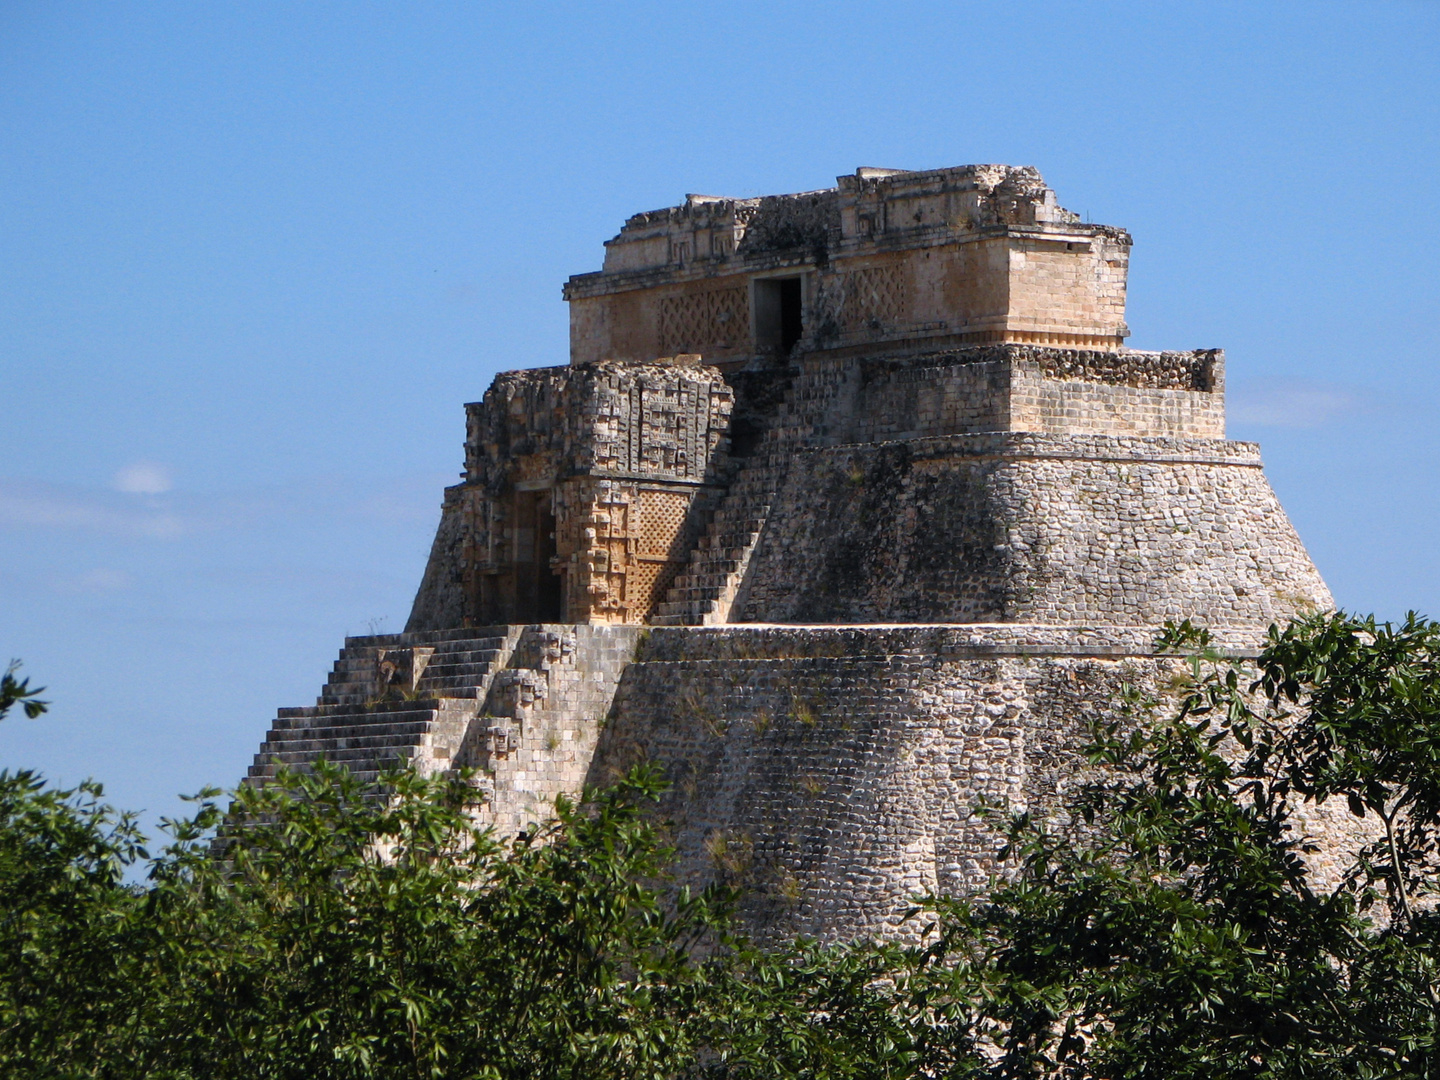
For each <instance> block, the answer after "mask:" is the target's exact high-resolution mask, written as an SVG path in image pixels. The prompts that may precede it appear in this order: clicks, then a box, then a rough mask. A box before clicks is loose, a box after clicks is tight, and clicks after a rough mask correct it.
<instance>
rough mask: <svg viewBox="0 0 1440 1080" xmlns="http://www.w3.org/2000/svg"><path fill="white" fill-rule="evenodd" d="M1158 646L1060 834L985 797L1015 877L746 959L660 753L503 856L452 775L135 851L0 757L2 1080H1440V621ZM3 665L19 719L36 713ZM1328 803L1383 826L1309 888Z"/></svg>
mask: <svg viewBox="0 0 1440 1080" xmlns="http://www.w3.org/2000/svg"><path fill="white" fill-rule="evenodd" d="M1166 644H1167V645H1168V646H1169V647H1170V648H1172V649H1175V650H1177V651H1180V652H1182V653H1184V654H1185V655H1186V656H1187V657H1188V660H1187V663H1188V664H1189V676H1188V678H1187V679H1185V680H1184V681H1183V683H1182V684H1181V685H1180V690H1181V697H1182V699H1183V700H1182V701H1181V703H1180V705H1179V706H1178V708H1177V707H1175V706H1174V704H1173V701H1172V703H1171V704H1170V705H1168V706H1164V707H1162V706H1160V705H1158V704H1157V703H1155V702H1150V701H1146V700H1144V699H1143V697H1142V696H1141V695H1139V694H1138V693H1135V692H1131V693H1129V694H1128V695H1127V696H1126V698H1125V700H1123V701H1122V702H1121V703H1120V704H1121V713H1122V714H1123V715H1121V716H1120V718H1119V719H1117V722H1116V724H1115V725H1114V726H1113V727H1110V728H1107V729H1105V730H1100V731H1097V732H1095V736H1094V739H1093V746H1092V747H1091V750H1090V754H1091V757H1092V759H1093V760H1094V762H1095V763H1096V764H1097V765H1099V766H1103V768H1099V769H1097V770H1095V771H1094V772H1093V773H1091V774H1087V775H1088V776H1089V779H1088V780H1086V781H1085V782H1083V783H1080V782H1078V781H1077V790H1075V791H1074V792H1072V793H1071V794H1070V795H1069V796H1068V801H1067V803H1066V808H1067V815H1066V816H1065V817H1063V819H1060V820H1051V821H1043V822H1042V821H1036V820H1031V819H1029V818H1027V817H1025V816H1023V815H1022V816H1020V817H1015V818H1009V817H1005V816H1004V814H1003V811H1000V810H992V811H989V813H991V814H993V815H995V819H996V824H997V827H999V828H1000V829H1001V831H1002V832H1003V833H1004V837H1005V845H1006V846H1005V849H1004V859H1005V862H1004V865H1005V866H1006V868H1007V873H1006V874H1005V875H1004V876H1003V877H1001V878H999V879H997V881H996V883H995V885H994V887H993V889H992V890H991V891H990V892H989V894H988V895H986V896H984V897H982V898H979V899H975V900H971V901H965V900H962V899H958V898H927V899H925V900H924V901H923V902H921V903H917V910H916V912H915V914H914V916H913V917H914V919H915V926H916V928H917V930H924V931H926V932H925V933H923V934H921V935H919V936H918V938H917V940H921V941H922V942H923V943H922V944H918V945H912V946H902V945H896V944H890V945H879V944H874V943H858V944H854V945H850V946H845V947H821V946H818V945H815V944H813V943H806V942H797V943H793V944H792V945H790V946H788V947H784V948H778V949H772V950H768V951H762V950H759V949H756V948H754V947H753V946H751V945H750V944H748V943H747V942H745V941H744V940H742V939H741V938H740V937H738V936H737V935H736V934H734V933H733V932H732V931H731V929H730V928H729V926H728V924H727V912H728V910H729V907H730V905H731V903H732V901H733V897H732V895H731V894H730V893H728V892H727V891H725V890H723V889H712V890H709V891H707V892H704V893H702V894H687V893H684V892H681V893H679V895H678V896H676V895H675V894H674V892H673V891H671V890H669V889H668V888H667V884H666V880H665V877H664V873H665V867H666V865H667V860H668V858H669V852H668V850H667V848H666V846H665V842H664V833H663V830H662V829H661V827H660V826H659V824H657V823H656V822H655V821H653V820H652V818H651V817H650V816H649V813H648V810H649V808H650V806H651V805H652V804H653V801H654V799H655V797H656V795H657V793H658V792H659V790H660V778H659V777H658V776H657V775H655V773H654V772H653V771H648V770H645V769H640V770H637V771H635V772H633V773H632V774H630V775H629V776H628V777H627V778H626V779H625V781H624V782H622V783H621V784H620V785H618V786H617V787H615V788H613V789H611V790H608V791H605V792H599V793H593V794H592V796H591V797H590V798H588V799H587V800H586V801H585V802H584V804H583V805H581V806H572V805H569V804H565V803H562V804H561V806H560V814H559V817H558V820H557V821H556V822H555V823H554V824H553V825H550V826H546V827H544V828H543V829H540V830H537V831H536V832H535V833H532V834H529V835H525V836H522V837H520V838H519V839H517V840H516V841H514V842H513V843H504V844H502V843H499V842H497V841H496V840H495V839H494V838H493V837H492V836H490V835H488V834H486V833H484V832H481V831H478V830H476V829H475V828H474V826H473V824H472V822H471V818H470V817H469V816H468V814H467V806H468V805H469V803H470V801H471V800H472V799H473V798H474V793H473V789H472V788H471V787H470V786H469V785H468V784H467V783H466V782H465V779H464V778H463V777H453V778H437V779H424V778H421V777H418V776H415V775H413V774H397V775H393V776H391V777H389V778H388V783H389V784H390V785H391V788H392V791H393V797H392V798H390V799H387V800H379V799H375V798H373V797H367V792H366V791H365V790H363V789H362V787H361V786H360V785H359V784H357V783H356V782H355V781H354V780H353V779H352V778H351V777H349V776H348V775H347V774H345V773H343V772H341V771H339V770H335V769H332V768H329V767H323V766H322V767H321V768H319V769H317V770H316V772H315V773H314V774H313V775H296V774H287V775H283V776H282V777H281V778H280V780H279V781H278V782H277V783H275V784H273V785H271V786H269V787H266V788H264V789H261V790H254V789H242V790H241V791H239V792H237V793H236V794H235V795H234V799H235V804H234V806H233V807H228V806H225V807H222V804H221V803H220V801H219V800H218V795H217V793H213V792H211V793H205V794H204V795H202V797H200V799H199V800H198V802H197V805H196V812H195V814H194V816H193V817H192V818H190V819H188V820H185V821H178V822H171V823H168V826H167V832H168V836H167V839H166V840H165V842H164V845H163V847H161V848H160V849H158V850H157V851H155V852H154V853H153V854H152V853H150V851H149V848H148V847H147V843H146V841H145V839H144V838H143V837H141V836H140V834H139V832H138V830H137V828H136V823H135V821H134V819H133V818H131V817H129V816H126V815H124V814H118V813H116V812H115V811H114V810H112V809H110V808H109V807H107V806H106V805H105V804H104V803H103V799H102V793H101V792H100V790H99V788H98V787H96V786H93V785H86V786H83V787H81V788H77V789H74V790H69V791H66V790H58V789H56V788H54V787H52V786H49V785H47V784H45V783H44V782H43V780H42V779H41V778H39V777H37V776H35V775H34V774H32V773H28V772H24V771H21V772H11V771H6V772H3V773H0V1075H5V1076H56V1077H116V1078H124V1077H131V1076H134V1077H141V1076H143V1077H174V1078H182V1077H185V1078H188V1077H196V1078H199V1077H204V1078H207V1080H208V1078H225V1077H236V1078H239V1077H242V1076H243V1077H247V1078H251V1077H256V1078H265V1077H276V1078H280V1077H286V1078H288V1077H296V1078H299V1077H305V1078H307V1080H310V1078H325V1077H337V1078H338V1077H347V1078H348V1077H387V1078H388V1077H420V1076H436V1077H480V1078H510V1077H516V1078H518V1077H565V1078H570V1077H575V1078H578V1077H586V1078H592V1077H593V1078H605V1077H616V1078H620V1077H625V1078H649V1077H654V1078H660V1077H676V1076H732V1077H765V1078H790V1077H796V1078H798V1077H841V1078H843V1077H937V1076H945V1077H971V1076H973V1077H994V1078H997V1080H998V1078H1011V1077H1013V1078H1022V1077H1056V1076H1065V1077H1107V1078H1119V1077H1137V1078H1138V1077H1166V1078H1167V1080H1173V1078H1177V1077H1180V1078H1183V1077H1196V1078H1199V1077H1205V1078H1214V1077H1227V1078H1228V1077H1255V1078H1263V1077H1318V1078H1328V1077H1336V1078H1338V1077H1380V1076H1396V1077H1423V1076H1431V1075H1433V1074H1435V1073H1436V1072H1437V1071H1440V1044H1437V1026H1440V967H1437V962H1440V940H1437V938H1440V916H1437V914H1436V907H1435V900H1436V897H1435V893H1436V890H1437V880H1440V879H1437V871H1440V865H1437V860H1440V848H1437V841H1440V667H1437V663H1436V661H1437V658H1440V624H1436V623H1431V622H1429V621H1426V620H1423V619H1418V618H1414V617H1412V618H1410V619H1408V620H1407V621H1406V622H1405V623H1403V624H1400V625H1388V624H1377V623H1375V622H1374V621H1373V620H1369V619H1356V618H1352V617H1347V616H1344V615H1326V616H1315V617H1312V618H1310V619H1307V620H1304V621H1301V622H1298V623H1295V624H1292V625H1291V626H1288V627H1285V628H1278V629H1274V630H1272V632H1271V635H1270V638H1269V641H1268V643H1267V645H1266V648H1265V650H1264V652H1263V654H1262V655H1261V656H1260V657H1259V659H1258V660H1257V661H1254V662H1253V663H1252V664H1249V665H1247V666H1244V667H1237V666H1235V665H1234V664H1232V663H1231V662H1229V661H1228V660H1227V659H1226V658H1224V657H1223V656H1220V655H1218V654H1217V653H1215V652H1214V651H1212V649H1211V648H1210V642H1209V639H1208V637H1207V636H1206V635H1205V633H1204V632H1203V631H1199V630H1196V629H1194V628H1192V627H1189V626H1182V627H1175V628H1172V629H1171V630H1170V631H1169V632H1168V633H1167V638H1166ZM4 679H5V681H4V683H3V685H0V716H3V715H4V714H5V712H7V711H9V710H11V709H12V708H13V707H15V706H17V705H23V707H24V709H25V711H26V712H27V713H29V714H30V715H31V716H38V715H39V713H40V712H42V711H43V708H44V704H43V703H42V702H40V701H39V699H38V698H37V697H36V696H35V694H36V693H37V692H36V691H32V690H30V688H29V686H28V683H25V682H22V681H19V680H17V679H16V678H15V676H14V672H13V670H12V671H11V672H10V673H7V675H6V676H5V677H4ZM1316 806H1319V807H1320V808H1321V809H1322V810H1338V811H1340V812H1342V813H1343V814H1344V815H1346V816H1347V817H1348V818H1350V819H1352V820H1353V821H1355V822H1357V823H1358V824H1360V825H1362V826H1364V827H1365V828H1366V829H1367V831H1366V833H1365V836H1366V837H1368V838H1369V840H1368V843H1366V844H1365V846H1364V848H1363V850H1361V851H1360V852H1359V853H1358V854H1356V855H1355V857H1353V858H1349V859H1348V861H1345V862H1344V864H1343V865H1341V866H1339V868H1338V872H1337V874H1335V875H1334V876H1333V877H1332V878H1331V879H1329V880H1328V881H1326V883H1325V884H1323V885H1322V884H1320V881H1321V879H1320V878H1317V877H1315V876H1313V875H1307V873H1306V865H1307V859H1312V858H1313V857H1315V856H1316V855H1317V854H1318V852H1317V851H1316V850H1315V849H1316V847H1317V843H1316V841H1315V840H1314V839H1313V838H1311V837H1309V836H1307V833H1306V829H1307V828H1308V827H1309V826H1308V825H1307V824H1306V821H1307V820H1308V819H1307V818H1306V816H1305V815H1306V814H1308V813H1309V812H1310V811H1311V810H1313V809H1314V808H1315V807H1316ZM227 821H228V822H229V823H230V824H228V825H227V824H226V822H227ZM217 835H220V836H221V841H220V843H219V844H218V845H217V844H216V837H217ZM217 851H218V852H222V853H223V856H222V857H217V854H216V853H217ZM136 882H139V883H138V884H137V883H136Z"/></svg>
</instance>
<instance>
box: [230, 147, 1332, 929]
mask: <svg viewBox="0 0 1440 1080" xmlns="http://www.w3.org/2000/svg"><path fill="white" fill-rule="evenodd" d="M1130 245H1131V240H1130V236H1129V234H1128V233H1126V232H1125V231H1124V230H1123V229H1119V228H1115V227H1113V226H1107V225H1092V224H1088V223H1083V222H1082V221H1081V220H1080V219H1079V218H1078V217H1077V216H1076V215H1075V214H1073V213H1071V212H1069V211H1067V210H1065V209H1063V208H1062V207H1061V206H1060V205H1059V204H1058V202H1057V201H1056V197H1055V194H1054V192H1052V191H1051V190H1050V189H1049V188H1048V187H1046V185H1045V183H1044V181H1043V180H1042V179H1041V177H1040V175H1039V173H1038V172H1036V171H1035V170H1034V169H1032V168H1014V167H1010V166H1003V165H972V166H963V167H958V168H948V169H937V170H933V171H926V172H906V171H901V170H894V169H869V168H862V169H858V170H856V172H855V174H854V175H853V176H842V177H840V178H839V180H838V181H837V184H836V186H835V187H833V188H826V189H823V190H820V191H811V192H806V193H803V194H799V195H777V196H767V197H764V198H756V199H729V198H718V197H711V196H700V195H690V196H687V197H686V199H685V202H684V203H683V204H682V205H680V206H675V207H670V208H667V209H663V210H655V211H651V212H648V213H642V214H637V215H635V216H634V217H632V218H630V219H629V220H628V221H627V222H626V223H625V225H624V227H623V228H622V229H621V230H620V233H619V235H618V236H616V237H615V238H614V239H612V240H610V241H608V242H607V243H606V245H605V247H606V252H605V259H604V264H603V268H602V269H601V270H599V271H597V272H594V273H588V274H580V275H577V276H575V277H572V278H571V279H570V280H569V281H568V282H567V283H566V286H565V294H564V295H565V299H566V300H567V301H568V303H569V306H570V358H569V360H570V362H569V364H568V365H563V366H556V367H549V368H540V369H536V370H531V371H513V372H506V373H504V374H501V375H500V376H498V377H497V378H496V379H495V381H494V383H493V384H492V385H491V387H490V389H489V390H488V391H487V392H486V394H485V396H484V398H483V399H482V400H481V401H479V402H477V403H475V404H471V405H468V406H466V431H465V462H464V472H463V474H462V476H463V479H462V482H461V483H460V484H457V485H456V486H454V487H451V488H449V489H447V491H446V492H445V498H444V503H443V508H442V512H441V520H440V526H439V530H438V532H437V535H436V538H435V542H434V545H433V548H432V551H431V554H430V559H429V564H428V566H427V568H426V570H425V575H424V579H423V582H422V583H421V586H420V589H419V593H418V595H417V597H416V599H415V603H414V607H413V610H412V612H411V614H410V618H409V623H408V625H407V627H406V630H405V632H404V633H402V634H391V635H379V636H371V637H365V638H351V639H348V640H347V643H346V646H345V650H344V652H343V653H342V654H341V658H340V660H339V662H338V663H337V664H336V668H335V671H334V672H333V673H332V675H331V677H330V681H329V683H328V684H327V686H326V687H325V690H324V692H323V693H322V695H321V698H320V701H319V704H318V705H317V706H314V707H308V708H302V709H286V710H282V711H281V713H280V717H279V719H278V720H277V721H276V725H275V727H274V729H273V730H272V731H271V732H270V735H269V737H268V738H267V741H266V743H265V744H264V746H263V747H262V749H261V753H260V754H259V755H258V756H257V758H256V765H255V767H254V768H253V769H252V770H251V776H252V782H263V780H264V778H266V777H268V776H270V775H272V774H273V772H274V769H275V766H276V764H277V763H280V762H286V763H290V764H295V765H300V766H302V767H303V766H305V765H306V764H308V763H309V762H310V761H312V760H313V759H314V758H315V757H316V756H317V755H319V754H322V753H323V754H325V755H327V756H328V757H330V758H331V759H332V760H341V761H345V762H347V763H349V764H350V765H351V766H352V767H353V768H356V769H358V770H360V771H362V772H365V773H367V774H371V775H373V774H374V773H375V772H376V771H377V770H378V769H379V768H380V767H381V765H382V764H383V763H385V762H386V761H390V760H394V759H397V758H398V759H406V760H410V761H412V762H414V763H415V764H416V765H417V766H419V767H420V768H422V769H432V770H433V769H445V768H453V767H456V766H469V767H473V768H475V769H477V770H478V772H477V775H478V777H479V778H480V781H479V782H481V784H482V786H483V787H484V790H485V794H486V798H487V804H486V809H485V811H484V813H486V814H487V815H489V820H491V821H492V822H493V823H494V824H495V826H496V827H497V829H499V830H500V831H501V832H514V831H516V830H518V829H521V828H523V827H524V826H525V825H526V824H527V823H528V822H530V821H533V820H537V819H538V818H541V817H543V816H544V815H545V814H546V813H547V812H548V809H549V806H550V805H551V804H552V803H553V800H554V797H555V795H557V794H561V793H568V794H576V793H578V792H579V791H580V789H581V787H582V786H583V785H584V784H585V783H587V782H589V783H598V782H604V781H606V780H607V779H610V778H613V777H614V776H615V775H617V774H618V772H619V771H620V770H621V769H623V768H624V767H625V766H626V765H627V764H629V763H630V762H633V761H635V760H638V759H640V758H648V759H651V760H655V761H659V762H660V763H661V764H662V765H664V766H665V768H666V769H667V771H668V772H669V774H670V775H671V778H672V779H673V780H674V782H675V785H674V787H673V788H672V790H671V794H670V795H669V796H667V802H666V805H665V806H664V807H663V808H662V809H663V812H665V813H666V814H667V815H668V816H670V817H671V819H672V821H674V823H675V828H676V838H677V845H678V848H679V851H680V873H681V876H682V878H684V879H686V880H691V881H694V882H696V883H699V882H702V881H704V880H707V879H709V878H713V877H716V876H728V877H733V878H736V879H737V880H743V882H744V883H745V884H746V885H747V891H746V896H747V899H746V901H745V907H744V912H745V917H746V918H747V919H749V920H750V922H751V924H752V926H753V927H755V928H757V929H758V930H760V931H775V932H778V931H779V930H785V931H787V932H788V931H791V930H802V931H805V932H808V933H812V934H818V935H820V936H822V937H833V936H846V935H854V934H858V933H882V934H884V933H894V932H897V926H898V924H897V922H896V920H897V919H898V918H899V916H898V915H897V914H896V912H897V911H899V910H901V909H903V908H904V906H905V904H906V902H907V901H906V898H907V897H908V896H909V895H911V894H913V893H915V892H917V891H922V890H924V889H935V890H938V891H942V892H943V891H955V890H962V889H970V888H976V887H979V885H980V884H981V883H983V880H984V876H985V874H986V873H987V872H988V871H987V867H988V866H989V865H990V864H989V861H988V860H989V856H990V846H991V838H990V834H989V833H988V831H987V830H986V828H985V827H983V826H982V825H981V824H979V823H978V822H977V820H976V819H975V818H973V817H972V816H971V814H970V812H969V810H970V807H971V806H972V805H973V804H974V803H975V801H976V800H977V799H979V798H981V797H982V796H983V797H989V798H1000V799H1005V800H1008V801H1009V802H1010V803H1011V805H1015V806H1028V807H1033V808H1036V809H1038V810H1043V809H1044V808H1045V807H1047V806H1048V805H1049V804H1050V802H1051V801H1053V799H1054V797H1055V794H1056V792H1058V791H1059V790H1060V788H1061V787H1063V784H1064V778H1065V776H1066V775H1067V774H1068V773H1069V772H1070V771H1071V770H1072V769H1073V765H1074V762H1075V748H1076V746H1077V739H1079V738H1080V735H1079V734H1078V733H1079V732H1081V731H1082V730H1083V728H1084V724H1085V722H1086V718H1087V717H1088V718H1094V717H1100V716H1103V715H1105V714H1106V710H1107V709H1109V708H1110V701H1111V698H1112V697H1113V694H1114V692H1115V691H1116V689H1117V688H1118V687H1119V685H1120V684H1121V683H1122V682H1130V683H1135V682H1142V683H1143V682H1145V681H1146V680H1147V679H1148V680H1151V681H1152V682H1154V683H1155V685H1159V684H1160V682H1163V676H1164V673H1165V671H1167V670H1168V668H1167V665H1168V664H1170V663H1173V661H1171V660H1169V659H1167V658H1164V657H1159V656H1156V655H1155V653H1154V648H1153V645H1152V642H1153V640H1154V637H1155V633H1156V630H1157V629H1158V628H1159V627H1160V626H1161V625H1162V624H1163V623H1164V622H1165V621H1167V620H1171V619H1174V620H1179V619H1184V618H1190V619H1193V620H1195V621H1196V622H1198V623H1203V624H1204V625H1206V626H1208V627H1210V628H1211V629H1212V630H1213V631H1214V632H1215V633H1216V634H1217V636H1218V637H1219V639H1220V640H1221V641H1222V642H1224V643H1226V644H1227V645H1229V647H1231V648H1233V649H1235V650H1238V651H1242V652H1243V651H1244V650H1245V649H1247V648H1251V647H1253V646H1254V644H1255V643H1256V642H1257V641H1258V640H1259V638H1260V637H1261V636H1262V635H1263V633H1264V631H1265V629H1266V628H1267V627H1268V626H1269V625H1270V624H1271V623H1273V622H1277V621H1281V622H1283V621H1284V620H1285V619H1287V618H1289V617H1291V616H1292V615H1295V614H1297V613H1302V612H1308V611H1312V610H1316V609H1325V608H1328V607H1330V606H1331V599H1330V595H1329V593H1328V591H1327V590H1326V587H1325V585H1324V583H1323V581H1322V580H1321V578H1320V575H1319V574H1318V573H1317V571H1316V569H1315V567H1314V566H1313V564H1312V563H1311V561H1310V559H1309V557H1308V555H1307V554H1306V552H1305V549H1304V547H1303V546H1302V544H1301V543H1300V540H1299V538H1298V537H1297V536H1296V534H1295V532H1294V530H1293V529H1292V528H1291V526H1290V523H1289V522H1288V520H1287V519H1286V517H1285V514H1284V512H1283V510H1282V509H1281V508H1280V506H1279V504H1278V502H1277V501H1276V499H1275V495H1274V493H1273V492H1272V491H1271V489H1270V486H1269V484H1268V483H1267V482H1266V480H1265V477H1264V473H1263V471H1262V468H1261V461H1260V457H1259V450H1258V447H1256V446H1255V445H1254V444H1252V443H1240V442H1230V441H1227V440H1226V439H1225V399H1224V389H1225V377H1224V376H1225V361H1224V354H1223V353H1222V352H1221V351H1220V350H1218V349H1197V350H1189V351H1180V352H1140V351H1135V350H1131V349H1127V348H1126V347H1125V345H1124V341H1125V338H1126V336H1127V335H1128V333H1129V330H1128V328H1127V326H1126V323H1125V289H1126V275H1127V269H1128V263H1129V254H1130ZM602 729H603V735H602Z"/></svg>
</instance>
